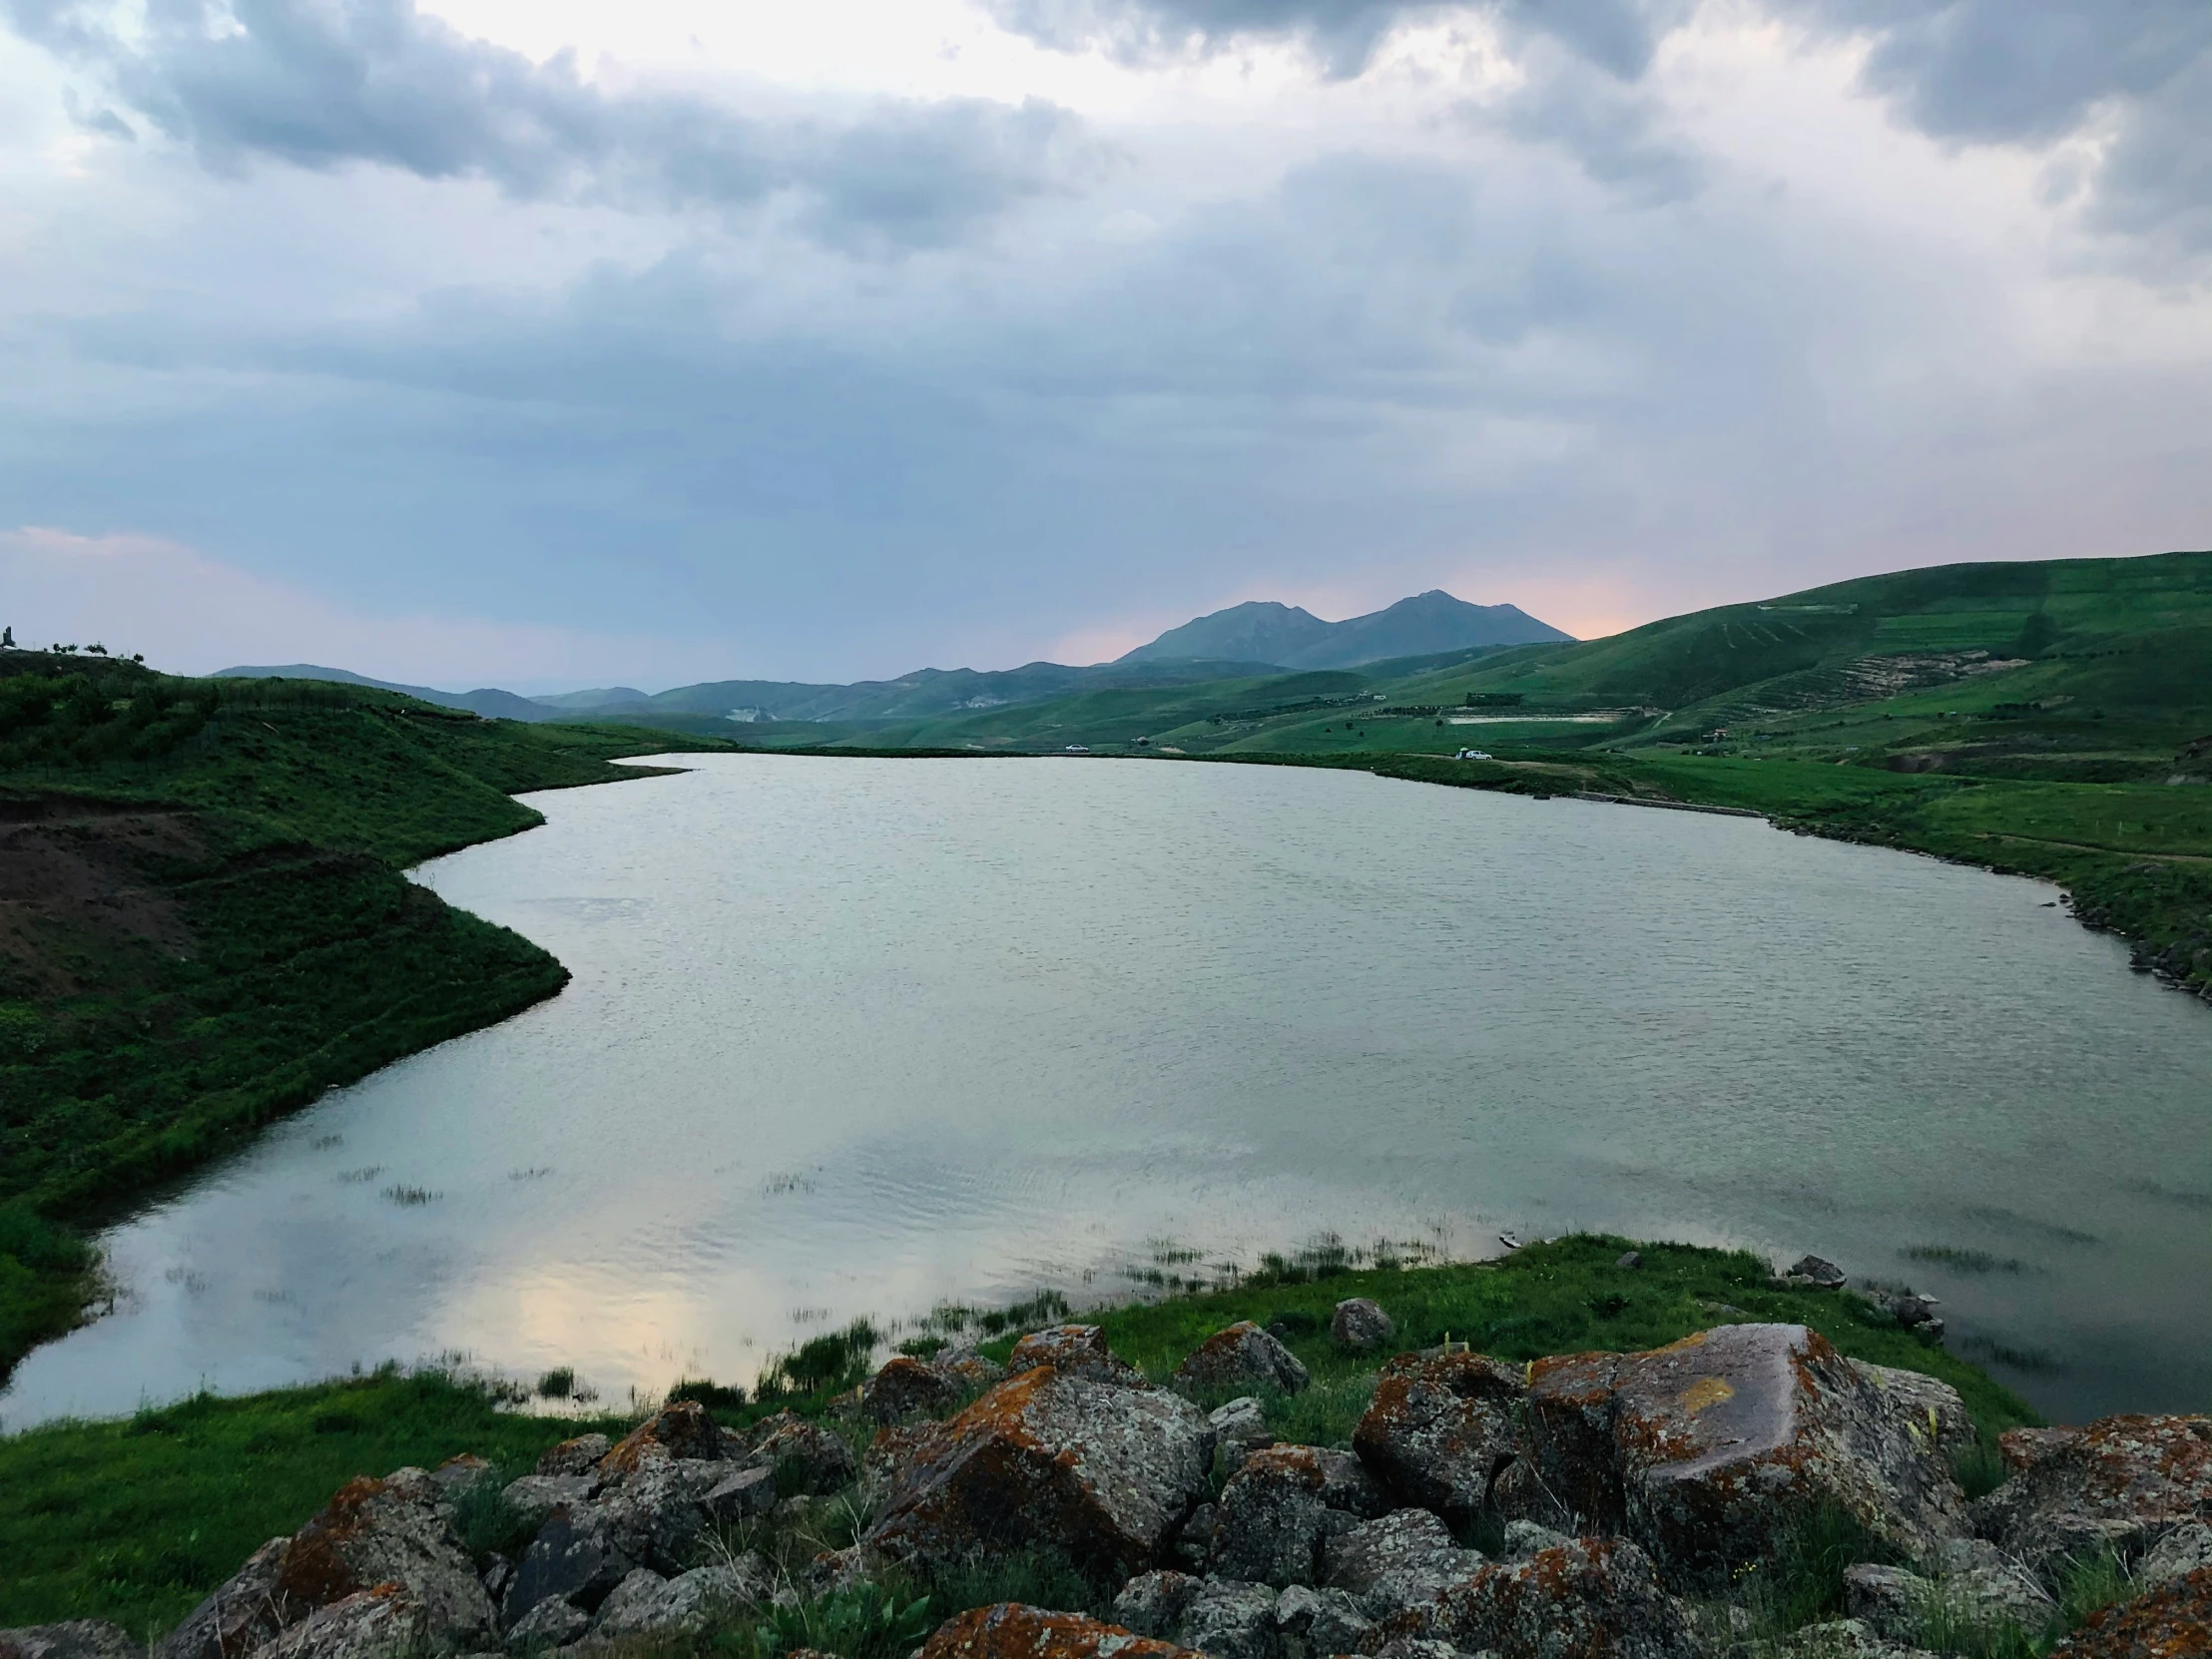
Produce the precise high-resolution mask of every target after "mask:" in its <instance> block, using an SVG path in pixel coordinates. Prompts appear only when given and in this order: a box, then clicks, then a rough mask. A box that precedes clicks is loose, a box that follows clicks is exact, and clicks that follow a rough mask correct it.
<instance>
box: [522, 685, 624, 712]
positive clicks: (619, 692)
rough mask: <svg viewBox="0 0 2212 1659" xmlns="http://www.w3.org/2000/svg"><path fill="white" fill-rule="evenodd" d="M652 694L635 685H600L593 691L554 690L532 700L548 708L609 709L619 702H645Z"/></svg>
mask: <svg viewBox="0 0 2212 1659" xmlns="http://www.w3.org/2000/svg"><path fill="white" fill-rule="evenodd" d="M650 695H651V694H650V693H648V692H641V691H639V690H638V689H637V688H636V687H635V686H600V687H598V688H596V689H595V690H592V691H572V692H553V693H551V694H549V695H548V696H545V697H533V698H531V699H530V701H531V702H533V703H542V704H544V705H545V706H546V707H547V708H548V709H561V710H571V709H608V708H612V707H614V705H616V704H618V703H643V702H644V701H645V700H646V699H647V698H648V697H649V696H650Z"/></svg>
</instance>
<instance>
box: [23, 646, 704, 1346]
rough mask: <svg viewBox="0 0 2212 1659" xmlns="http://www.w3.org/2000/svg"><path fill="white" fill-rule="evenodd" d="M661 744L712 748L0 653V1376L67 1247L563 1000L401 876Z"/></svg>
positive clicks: (509, 944)
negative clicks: (163, 1185) (500, 1025)
mask: <svg viewBox="0 0 2212 1659" xmlns="http://www.w3.org/2000/svg"><path fill="white" fill-rule="evenodd" d="M674 747H684V748H704V747H707V745H706V744H704V743H702V742H700V741H699V740H688V741H684V740H672V739H670V738H667V737H665V736H662V735H657V734H652V733H641V732H637V731H624V730H622V729H619V728H595V727H577V726H567V727H536V726H522V725H517V724H514V723H511V722H505V721H496V722H494V721H482V720H479V719H477V718H476V717H475V716H474V715H470V714H465V713H455V712H453V711H450V710H446V709H440V708H435V707H432V706H430V705H427V704H422V703H417V702H414V701H413V700H412V699H409V698H405V697H400V696H396V695H393V694H391V693H388V692H382V691H375V690H368V689H362V688H355V687H345V686H337V685H328V684H320V683H310V682H297V681H273V680H222V681H216V680H178V679H172V678H169V677H166V676H163V675H159V674H155V673H152V672H151V671H149V670H146V669H143V668H140V667H138V666H137V665H135V664H132V663H124V662H117V661H113V660H108V659H102V658H85V657H53V656H47V655H44V654H41V653H32V652H18V651H10V652H6V653H0V900H4V902H0V1378H4V1377H5V1375H6V1373H7V1371H8V1370H9V1369H11V1368H12V1367H13V1365H14V1362H15V1361H16V1360H17V1359H18V1358H20V1357H21V1355H22V1354H23V1352H24V1351H25V1350H26V1349H27V1348H28V1347H29V1346H30V1345H31V1344H32V1343H34V1342H36V1341H38V1340H40V1339H42V1338H44V1337H46V1336H50V1335H53V1334H55V1333H56V1332H57V1331H60V1330H64V1329H67V1327H68V1326H69V1325H70V1324H72V1323H74V1322H75V1320H76V1319H77V1317H78V1315H79V1311H80V1309H81V1308H82V1307H83V1305H84V1302H85V1299H86V1297H87V1295H88V1294H90V1293H91V1292H93V1291H94V1289H95V1288H96V1287H95V1284H94V1279H93V1272H92V1270H93V1267H94V1264H93V1263H92V1261H91V1258H90V1255H89V1253H88V1252H87V1250H86V1248H85V1246H84V1245H83V1243H82V1242H81V1240H80V1238H79V1235H78V1229H81V1228H83V1227H85V1226H89V1225H93V1224H96V1223H97V1222H99V1221H100V1220H102V1219H103V1218H104V1217H106V1216H107V1215H109V1214H111V1213H112V1212H113V1211H114V1209H115V1208H116V1207H117V1206H119V1205H123V1204H126V1203H128V1202H130V1201H131V1200H132V1199H134V1198H135V1197H137V1196H138V1195H140V1194H142V1193H143V1192H144V1191H145V1190H146V1189H147V1187H148V1186H149V1185H150V1184H151V1183H154V1182H156V1181H159V1180H162V1179H164V1178H167V1177H169V1176H172V1175H174V1174H176V1173H178V1172H180V1171H182V1170H185V1169H187V1168H190V1167H191V1166H193V1165H195V1164H198V1163H200V1162H203V1161H205V1160H206V1159H208V1158H210V1157H213V1156H216V1155H218V1154H220V1153H221V1152H222V1151H224V1150H225V1149H227V1148H229V1147H231V1146H234V1145H236V1144H238V1143H239V1141H240V1139H241V1137H243V1136H246V1135H249V1134H251V1133H252V1132H253V1131H254V1130H255V1129H256V1128H257V1127H259V1126H260V1125H261V1124H263V1123H266V1122H267V1121H269V1120H270V1119H271V1118H273V1117H275V1116H277V1115H279V1114H281V1113H283V1112H286V1111H290V1110H293V1109H295V1108H297V1107H299V1106H301V1105H304V1104H305V1103H307V1102H308V1101H311V1100H313V1099H314V1098H315V1097H316V1096H318V1095H319V1094H321V1093H322V1092H323V1091H324V1090H326V1089H329V1088H332V1087H335V1086H337V1085H340V1084H344V1083H349V1082H352V1081H353V1080H355V1079H357V1078H359V1077H362V1076H365V1075H366V1074H367V1073H369V1072H370V1071H373V1070H374V1069H376V1068H377V1067H378V1066H381V1065H384V1064H386V1063H388V1062H389V1061H392V1060H395V1059H398V1058H399V1057H401V1056H402V1055H406V1054H411V1053H413V1052H415V1051H417V1050H419V1049H422V1048H425V1047H428V1046H429V1045H431V1044H433V1043H436V1042H440V1041H443V1040H444V1039H446V1038H448V1037H452V1036H457V1035H459V1034H460V1033H462V1032H464V1031H470V1030H474V1029H476V1028H477V1027H479V1026H483V1025H487V1024H489V1023H491V1022H493V1021H495V1020H498V1019H502V1018H504V1017H505V1016H507V1015H508V1014H511V1013H513V1012H515V1011H516V1010H517V1009H519V1008H523V1007H526V1006H528V1005H529V1004H530V1003H532V1002H535V1001H537V1000H539V999H541V998H543V997H546V996H549V995H551V994H553V993H554V992H555V991H557V990H559V989H560V987H561V985H562V984H563V983H565V981H566V979H567V977H568V976H567V972H566V970H565V969H563V968H562V967H561V965H560V964H559V963H558V962H556V961H555V960H554V959H553V958H552V957H551V956H548V955H547V954H546V953H545V952H544V951H542V950H540V949H538V948H537V947H536V946H535V945H533V944H531V943H530V942H529V941H527V940H526V939H523V938H521V937H519V936H518V935H516V934H514V933H511V932H509V931H507V930H506V929H504V928H500V927H494V926H492V925H491V924H490V923H488V922H484V921H481V920H479V919H478V918H476V917H474V916H471V915H467V914H465V913H464V912H462V911H459V910H455V909H452V908H451V907H449V906H448V905H446V904H444V903H443V902H441V901H440V900H439V899H438V898H437V897H436V896H435V895H433V894H431V893H429V892H428V891H426V890H424V889H423V888H421V887H418V886H416V885H415V884H413V883H412V882H410V881H408V880H406V879H405V878H404V877H403V876H402V875H401V874H400V870H401V869H402V868H403V867H404V866H406V865H408V864H411V863H415V862H417V861H419V860H420V859H423V858H426V857H429V856H432V855H434V854H436V853H440V852H446V851H451V850H453V849H454V848H457V847H461V846H466V845H469V844H471V843H472V842H475V841H481V840H486V839H490V838H492V837H495V836H500V835H507V834H512V833H514V832H515V831H517V830H526V829H528V828H530V827H531V826H532V825H535V824H538V823H540V822H542V820H541V819H540V818H539V816H538V815H537V814H536V813H535V812H532V811H531V810H530V809H529V808H527V807H525V806H523V805H522V804H521V803H519V802H517V801H514V800H512V799H511V798H510V795H511V792H514V791H519V790H529V789H553V788H560V787H563V786H567V785H575V784H591V783H602V782H610V781H614V780H618V779H623V778H629V777H635V776H637V775H638V769H635V768H629V767H616V766H612V765H609V764H608V759H609V757H611V756H615V755H626V754H638V753H643V752H648V751H653V750H659V749H667V748H674Z"/></svg>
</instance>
